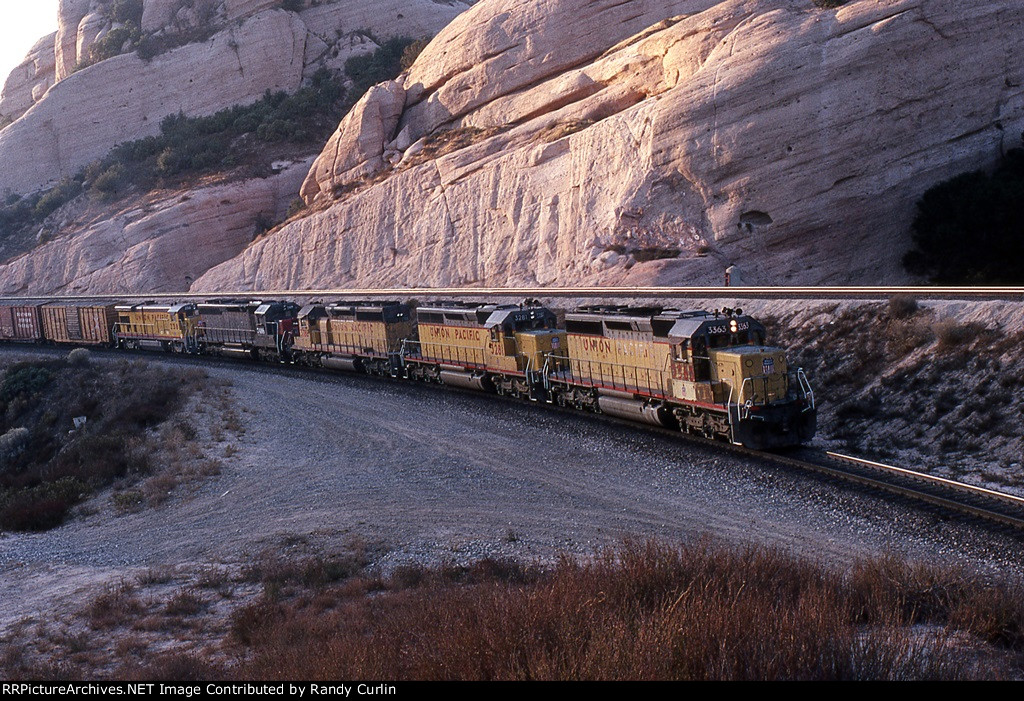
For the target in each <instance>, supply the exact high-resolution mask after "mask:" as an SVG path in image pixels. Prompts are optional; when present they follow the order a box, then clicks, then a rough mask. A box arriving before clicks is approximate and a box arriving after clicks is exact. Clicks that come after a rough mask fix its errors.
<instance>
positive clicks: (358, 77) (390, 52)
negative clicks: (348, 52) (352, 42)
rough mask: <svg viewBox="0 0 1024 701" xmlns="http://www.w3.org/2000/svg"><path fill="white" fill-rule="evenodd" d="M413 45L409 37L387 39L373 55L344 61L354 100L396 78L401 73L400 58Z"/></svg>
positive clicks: (354, 57)
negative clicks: (372, 88) (378, 85)
mask: <svg viewBox="0 0 1024 701" xmlns="http://www.w3.org/2000/svg"><path fill="white" fill-rule="evenodd" d="M413 43H414V41H413V40H412V39H410V38H409V37H397V38H395V39H388V40H387V41H385V42H384V43H383V44H381V45H380V47H379V48H377V50H376V51H374V52H373V53H369V54H364V55H362V56H353V57H352V58H350V59H348V60H347V61H345V75H347V76H348V77H349V78H350V79H351V80H352V82H353V84H354V89H353V92H354V93H355V99H356V100H358V99H359V98H360V97H362V96H363V94H364V93H365V92H366V91H367V90H369V89H370V88H371V87H373V86H374V85H376V84H377V83H381V82H383V81H385V80H391V79H393V78H395V77H397V76H398V74H399V73H401V72H402V56H403V54H404V53H405V50H406V48H408V47H409V46H410V45H412V44H413ZM414 58H415V57H414Z"/></svg>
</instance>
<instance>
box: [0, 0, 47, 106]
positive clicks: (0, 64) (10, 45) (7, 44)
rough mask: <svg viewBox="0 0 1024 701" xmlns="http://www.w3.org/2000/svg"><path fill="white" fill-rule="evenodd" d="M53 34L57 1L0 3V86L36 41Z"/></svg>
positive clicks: (1, 1)
mask: <svg viewBox="0 0 1024 701" xmlns="http://www.w3.org/2000/svg"><path fill="white" fill-rule="evenodd" d="M55 31H57V0H0V87H2V86H3V82H4V81H5V80H7V76H8V75H10V73H11V71H12V70H13V69H14V67H15V66H17V65H18V64H19V63H21V62H22V60H23V59H24V58H25V54H27V53H28V50H29V49H31V48H32V45H33V44H35V43H36V42H37V41H39V39H41V38H42V37H44V36H46V35H47V34H50V33H51V32H55Z"/></svg>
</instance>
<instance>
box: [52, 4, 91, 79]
mask: <svg viewBox="0 0 1024 701" xmlns="http://www.w3.org/2000/svg"><path fill="white" fill-rule="evenodd" d="M98 9H99V3H97V2H96V0H60V4H59V5H58V6H57V40H56V49H55V50H56V53H55V56H54V58H55V61H56V66H57V80H64V79H65V78H67V77H68V76H69V75H71V72H72V71H73V70H75V66H77V65H78V25H79V24H80V23H81V22H82V20H83V19H85V17H86V15H88V14H90V13H91V12H95V11H96V10H98Z"/></svg>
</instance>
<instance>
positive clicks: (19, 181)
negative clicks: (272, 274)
mask: <svg viewBox="0 0 1024 701" xmlns="http://www.w3.org/2000/svg"><path fill="white" fill-rule="evenodd" d="M305 34H306V32H305V27H304V26H303V25H302V23H301V21H300V20H299V19H298V18H297V17H296V16H295V15H294V14H291V13H288V12H283V11H280V10H276V11H272V12H266V13H262V14H259V15H256V16H254V17H252V18H250V19H249V20H247V21H246V22H245V23H243V24H242V25H241V26H240V27H238V28H232V29H230V30H227V31H225V32H222V33H221V34H218V35H217V36H216V37H214V38H213V39H212V40H211V41H209V42H207V43H205V44H191V45H188V46H183V47H181V48H179V49H175V50H173V51H170V52H168V53H166V54H163V55H161V56H157V57H156V58H154V59H153V60H152V61H149V62H148V63H147V62H145V61H143V60H142V59H140V58H139V57H138V56H136V55H135V54H125V55H122V56H116V57H114V58H111V59H108V60H106V61H103V62H101V63H98V64H96V65H94V66H91V67H89V68H87V69H86V70H83V71H79V72H77V73H75V74H74V75H72V76H70V77H68V78H65V79H64V80H62V81H61V82H59V83H57V84H56V85H55V86H53V88H51V89H50V92H48V93H47V95H46V97H45V98H44V99H43V100H41V101H40V102H39V103H38V104H36V105H35V106H33V107H32V109H30V110H29V111H28V112H27V113H26V114H25V116H24V117H22V118H21V119H19V120H18V121H16V122H15V123H14V124H12V125H11V126H10V127H8V128H7V129H5V130H4V131H3V132H0V162H3V163H4V164H5V167H4V169H3V170H2V171H0V192H2V191H5V190H11V191H14V192H19V193H23V192H31V191H33V190H37V189H40V188H43V187H46V186H48V185H51V184H53V183H54V182H56V181H57V180H59V179H60V178H61V177H65V176H70V175H73V174H74V173H75V172H76V171H78V169H80V168H81V167H82V166H84V165H86V164H87V163H89V162H91V161H93V160H95V159H97V158H100V157H102V156H104V155H106V153H107V152H108V151H109V150H110V148H111V147H112V146H114V145H115V144H117V143H119V142H121V141H127V140H131V139H136V138H141V137H144V136H150V135H153V134H157V133H159V130H160V121H161V120H162V119H163V118H164V117H165V116H167V115H170V114H177V113H178V112H185V113H186V114H189V115H204V114H211V113H213V112H216V111H217V110H220V109H222V108H224V107H225V106H227V105H234V104H239V103H245V102H251V101H252V100H253V99H255V98H256V97H259V96H260V95H262V94H263V91H265V90H267V89H270V90H295V89H297V88H298V86H299V84H300V81H301V79H302V70H303V54H304V52H305Z"/></svg>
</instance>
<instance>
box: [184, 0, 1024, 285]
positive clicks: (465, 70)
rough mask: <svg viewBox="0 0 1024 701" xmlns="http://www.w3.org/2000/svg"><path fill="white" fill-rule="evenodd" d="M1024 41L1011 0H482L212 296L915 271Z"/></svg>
mask: <svg viewBox="0 0 1024 701" xmlns="http://www.w3.org/2000/svg"><path fill="white" fill-rule="evenodd" d="M1022 37H1024V5H1021V4H1020V3H1018V2H1013V1H1011V0H966V1H965V2H960V3H955V4H950V3H947V2H942V1H941V0H860V1H858V2H851V3H848V4H846V5H844V6H843V7H841V8H839V9H838V10H824V9H819V8H817V7H815V6H814V5H813V4H811V3H810V2H806V1H805V0H722V1H714V0H633V1H631V2H625V3H624V2H621V0H597V1H596V2H588V1H586V0H483V2H481V3H479V4H477V5H476V6H474V7H473V8H472V9H470V10H469V11H467V12H465V13H464V14H462V15H461V16H460V17H458V18H457V19H456V20H455V21H453V22H452V23H451V24H450V25H449V26H448V27H447V28H446V29H445V30H444V31H443V32H442V33H441V34H439V35H438V36H437V37H436V38H435V39H434V41H433V42H431V44H430V46H428V47H427V49H425V50H424V52H423V53H422V54H421V55H420V57H419V59H418V60H417V62H416V64H415V65H414V66H413V68H412V70H411V71H410V72H409V74H408V75H406V76H404V77H403V78H401V79H400V80H399V81H395V82H394V83H392V84H389V85H385V86H382V87H381V88H379V89H378V91H377V92H376V93H375V94H373V95H367V96H366V99H365V100H364V102H363V104H361V105H360V106H358V107H357V108H356V109H355V110H353V112H352V113H351V114H350V115H348V116H347V117H346V119H345V120H344V121H343V122H342V124H341V125H340V128H339V130H338V132H337V134H335V136H334V137H333V138H332V139H331V142H330V143H329V144H328V145H327V148H326V149H325V151H324V152H323V153H322V154H321V157H320V158H319V159H318V160H317V163H316V164H315V165H314V167H313V169H312V170H311V172H310V176H309V178H308V179H307V180H306V182H305V183H304V185H303V190H302V193H303V196H304V197H305V198H306V199H307V201H309V202H315V203H316V204H317V208H318V209H320V210H321V211H318V212H317V213H316V214H313V215H311V216H309V217H307V218H305V219H304V220H301V221H298V222H295V223H293V224H290V225H289V226H287V227H285V228H283V229H282V230H280V231H279V232H277V233H275V234H274V235H272V236H270V237H268V238H266V239H264V240H261V241H259V242H257V243H255V244H254V245H252V246H250V247H249V248H248V249H247V250H246V252H245V253H244V254H243V255H242V256H240V257H239V258H237V259H236V260H233V261H229V262H227V263H225V264H223V265H221V266H218V267H217V268H215V269H214V270H212V271H210V273H208V274H207V275H205V276H204V277H203V278H201V279H200V280H198V281H197V282H196V283H195V285H194V286H193V289H196V290H207V289H216V288H242V287H255V288H261V287H272V288H282V287H293V288H301V287H315V288H316V287H334V286H360V285H389V286H393V285H449V284H474V283H482V284H483V283H486V284H491V285H501V284H533V283H540V284H552V283H562V284H571V283H575V282H583V281H585V282H590V283H626V284H629V283H638V284H698V283H699V284H720V283H721V281H722V279H723V276H724V270H725V269H726V268H727V267H728V266H730V265H734V264H735V265H739V267H740V268H741V269H742V270H743V277H744V279H745V281H746V282H747V283H748V284H829V283H833V284H834V283H844V282H859V283H889V282H896V281H901V280H902V279H904V277H905V276H904V273H903V272H902V271H901V268H900V265H899V259H900V257H901V256H902V253H903V251H904V250H905V249H906V247H907V245H908V241H909V239H908V236H907V229H908V226H909V222H910V220H911V218H912V216H913V210H914V202H915V201H916V199H917V198H918V197H919V196H920V194H921V193H922V192H923V191H924V190H925V189H927V188H928V187H930V186H931V185H933V184H935V183H936V182H938V181H940V180H942V179H945V178H948V177H950V176H952V175H954V174H956V173H960V172H963V171H966V170H971V169H976V168H980V167H985V166H988V165H991V164H992V163H994V162H995V160H996V159H997V158H998V157H999V154H1000V153H1001V152H1003V151H1005V150H1007V149H1009V148H1012V147H1014V146H1018V145H1019V144H1020V140H1021V135H1022V131H1024V50H1022V49H1024V46H1022V44H1024V40H1022ZM382 94H387V95H389V96H395V97H397V96H398V95H404V105H403V107H402V111H401V114H400V116H399V117H398V119H397V120H396V119H394V115H393V113H392V111H391V98H390V97H389V99H388V100H387V101H384V102H381V101H380V96H381V95H382ZM385 104H386V105H387V108H386V109H381V107H382V106H383V105H385ZM392 125H393V126H392ZM399 137H401V138H399ZM406 144H411V145H409V146H408V147H407V149H405V150H404V151H403V148H402V147H403V146H405V145H406ZM410 154H415V155H410ZM368 176H372V177H371V178H368ZM608 251H614V252H615V253H616V256H614V257H613V256H606V255H604V254H605V253H606V252H608ZM676 253H678V257H675V258H672V257H671V256H672V255H674V254H676ZM665 256H669V257H665ZM649 258H664V259H659V260H653V261H648V260H647V259H649ZM638 260H639V261H641V262H636V261H638ZM645 261H646V262H645Z"/></svg>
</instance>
